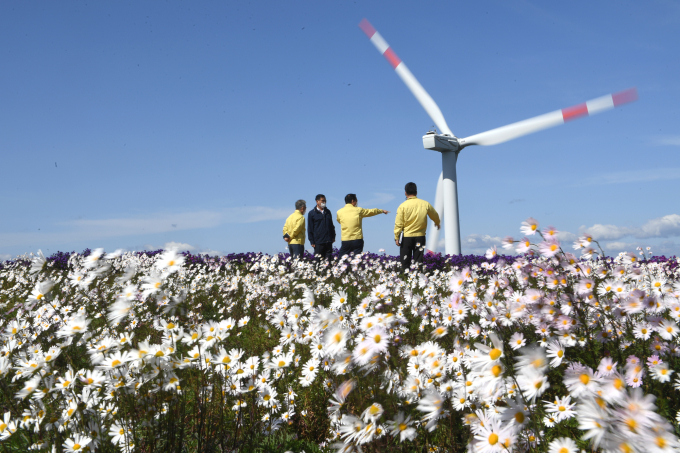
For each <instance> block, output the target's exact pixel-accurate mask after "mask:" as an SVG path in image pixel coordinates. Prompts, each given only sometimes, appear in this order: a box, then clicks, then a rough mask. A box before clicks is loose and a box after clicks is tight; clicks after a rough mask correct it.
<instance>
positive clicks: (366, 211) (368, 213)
mask: <svg viewBox="0 0 680 453" xmlns="http://www.w3.org/2000/svg"><path fill="white" fill-rule="evenodd" d="M388 212H390V211H385V210H384V209H378V208H375V209H364V208H361V211H360V212H359V216H360V217H373V216H374V215H378V214H387V213H388Z"/></svg>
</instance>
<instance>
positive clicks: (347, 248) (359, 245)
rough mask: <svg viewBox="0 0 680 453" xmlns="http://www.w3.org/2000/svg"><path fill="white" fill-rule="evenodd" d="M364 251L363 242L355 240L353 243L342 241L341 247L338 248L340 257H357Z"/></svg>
mask: <svg viewBox="0 0 680 453" xmlns="http://www.w3.org/2000/svg"><path fill="white" fill-rule="evenodd" d="M363 251H364V240H363V239H355V240H353V241H342V247H340V257H343V256H345V255H349V254H350V253H354V254H355V255H358V254H359V253H361V252H363Z"/></svg>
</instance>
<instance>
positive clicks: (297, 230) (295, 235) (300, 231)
mask: <svg viewBox="0 0 680 453" xmlns="http://www.w3.org/2000/svg"><path fill="white" fill-rule="evenodd" d="M286 233H288V236H290V242H289V244H304V243H305V216H304V215H302V214H301V213H300V211H298V210H297V209H296V210H295V212H294V213H292V214H291V215H289V216H288V218H287V219H286V223H285V225H283V235H284V236H285V235H286Z"/></svg>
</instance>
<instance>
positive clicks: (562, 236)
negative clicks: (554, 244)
mask: <svg viewBox="0 0 680 453" xmlns="http://www.w3.org/2000/svg"><path fill="white" fill-rule="evenodd" d="M576 239H578V236H576V235H575V234H574V233H570V232H568V231H560V232H558V233H557V240H558V241H560V242H561V243H565V242H574V241H575V240H576Z"/></svg>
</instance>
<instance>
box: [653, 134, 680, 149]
mask: <svg viewBox="0 0 680 453" xmlns="http://www.w3.org/2000/svg"><path fill="white" fill-rule="evenodd" d="M654 143H655V144H657V145H662V146H680V135H667V136H665V137H657V138H656V140H654Z"/></svg>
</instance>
